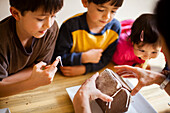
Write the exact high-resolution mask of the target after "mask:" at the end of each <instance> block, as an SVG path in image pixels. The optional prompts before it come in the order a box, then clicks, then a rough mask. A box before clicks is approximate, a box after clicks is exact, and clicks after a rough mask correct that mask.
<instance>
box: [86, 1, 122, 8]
mask: <svg viewBox="0 0 170 113" xmlns="http://www.w3.org/2000/svg"><path fill="white" fill-rule="evenodd" d="M123 1H124V0H88V2H89V3H90V2H93V3H95V4H97V5H98V4H104V3H107V2H111V4H110V5H111V6H112V5H114V6H116V7H121V6H122V4H123Z"/></svg>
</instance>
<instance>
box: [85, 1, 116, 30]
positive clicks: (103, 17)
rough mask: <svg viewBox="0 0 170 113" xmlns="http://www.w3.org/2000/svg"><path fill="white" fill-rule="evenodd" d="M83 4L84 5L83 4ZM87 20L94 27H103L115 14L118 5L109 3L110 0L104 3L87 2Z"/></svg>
mask: <svg viewBox="0 0 170 113" xmlns="http://www.w3.org/2000/svg"><path fill="white" fill-rule="evenodd" d="M84 6H85V5H84ZM86 6H87V8H88V12H87V21H88V24H92V25H93V26H95V27H104V26H105V25H106V24H107V23H109V22H110V21H111V20H112V19H113V18H114V16H115V13H116V11H117V9H118V7H115V6H114V5H111V2H107V3H104V4H98V5H97V4H94V3H93V2H91V3H87V5H86Z"/></svg>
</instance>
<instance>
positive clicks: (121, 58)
mask: <svg viewBox="0 0 170 113" xmlns="http://www.w3.org/2000/svg"><path fill="white" fill-rule="evenodd" d="M133 22H134V20H124V21H121V22H120V23H121V27H122V28H121V29H122V31H121V34H120V38H119V41H118V45H117V47H116V51H115V52H114V54H113V57H112V61H113V62H114V63H115V64H118V65H123V64H126V63H127V62H126V58H127V56H128V54H126V52H127V51H128V49H130V48H129V45H128V44H129V42H128V41H127V38H128V37H129V35H130V32H131V26H132V24H133Z"/></svg>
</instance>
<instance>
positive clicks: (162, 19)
mask: <svg viewBox="0 0 170 113" xmlns="http://www.w3.org/2000/svg"><path fill="white" fill-rule="evenodd" d="M169 9H170V7H169V0H160V1H159V2H158V3H157V6H156V8H155V13H156V22H157V27H158V30H159V32H160V33H161V35H162V36H163V38H164V40H165V43H166V45H167V47H168V49H169V50H170V41H169V39H168V38H169V25H170V23H169V22H170V17H169V15H168V14H167V13H166V12H167V11H169Z"/></svg>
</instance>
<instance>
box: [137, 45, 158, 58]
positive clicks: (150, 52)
mask: <svg viewBox="0 0 170 113" xmlns="http://www.w3.org/2000/svg"><path fill="white" fill-rule="evenodd" d="M142 44H143V43H142V42H141V43H139V44H134V54H135V55H136V56H137V57H140V58H141V59H142V60H147V59H151V58H156V57H157V56H158V54H159V52H160V51H161V47H160V46H156V47H155V46H154V45H153V44H145V45H144V46H140V45H142Z"/></svg>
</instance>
